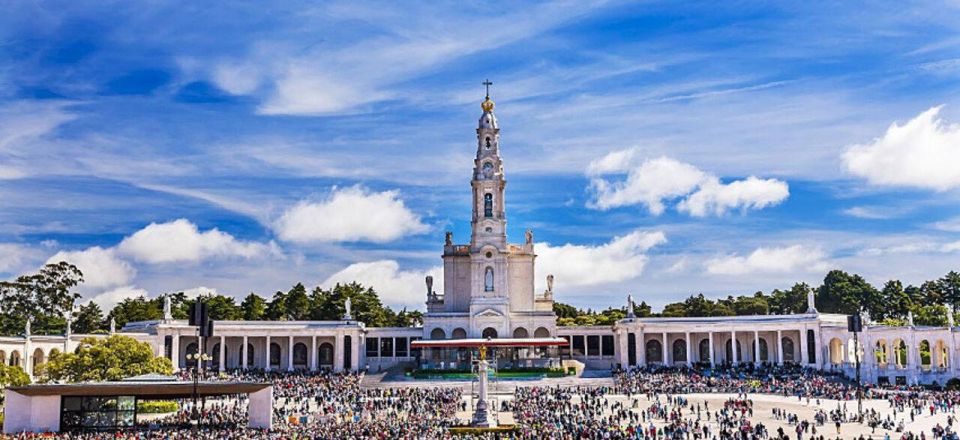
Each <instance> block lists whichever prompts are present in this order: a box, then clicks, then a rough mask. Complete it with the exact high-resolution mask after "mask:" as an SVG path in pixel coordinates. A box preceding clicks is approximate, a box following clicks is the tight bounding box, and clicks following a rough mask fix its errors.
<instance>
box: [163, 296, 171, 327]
mask: <svg viewBox="0 0 960 440" xmlns="http://www.w3.org/2000/svg"><path fill="white" fill-rule="evenodd" d="M171 308H172V306H171V304H170V295H167V296H164V297H163V320H164V321H170V320H172V319H173V311H172V310H171Z"/></svg>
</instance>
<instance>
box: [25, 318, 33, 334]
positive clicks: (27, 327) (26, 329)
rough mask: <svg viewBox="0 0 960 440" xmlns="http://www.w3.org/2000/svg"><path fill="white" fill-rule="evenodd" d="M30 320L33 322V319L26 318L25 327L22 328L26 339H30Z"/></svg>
mask: <svg viewBox="0 0 960 440" xmlns="http://www.w3.org/2000/svg"><path fill="white" fill-rule="evenodd" d="M32 320H33V318H31V317H29V316H27V325H25V326H24V328H23V334H24V335H26V336H27V337H28V338H29V337H30V333H31V332H30V321H32Z"/></svg>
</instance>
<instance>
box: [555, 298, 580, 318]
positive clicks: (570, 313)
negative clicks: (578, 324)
mask: <svg viewBox="0 0 960 440" xmlns="http://www.w3.org/2000/svg"><path fill="white" fill-rule="evenodd" d="M553 313H555V314H556V315H557V318H576V317H577V315H578V314H579V311H578V310H577V308H576V307H574V306H571V305H569V304H564V303H562V302H559V301H554V302H553Z"/></svg>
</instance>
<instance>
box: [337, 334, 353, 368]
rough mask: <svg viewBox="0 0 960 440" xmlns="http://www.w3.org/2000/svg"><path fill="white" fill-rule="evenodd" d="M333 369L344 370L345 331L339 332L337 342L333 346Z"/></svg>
mask: <svg viewBox="0 0 960 440" xmlns="http://www.w3.org/2000/svg"><path fill="white" fill-rule="evenodd" d="M351 339H353V338H351ZM333 371H343V333H337V343H336V344H334V347H333Z"/></svg>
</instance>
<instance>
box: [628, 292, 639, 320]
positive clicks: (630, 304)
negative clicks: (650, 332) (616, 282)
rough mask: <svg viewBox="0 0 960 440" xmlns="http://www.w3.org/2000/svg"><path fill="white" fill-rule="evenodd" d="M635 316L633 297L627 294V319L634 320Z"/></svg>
mask: <svg viewBox="0 0 960 440" xmlns="http://www.w3.org/2000/svg"><path fill="white" fill-rule="evenodd" d="M636 317H637V315H636V314H635V313H634V312H633V295H631V294H629V293H628V294H627V318H631V319H632V318H636Z"/></svg>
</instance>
